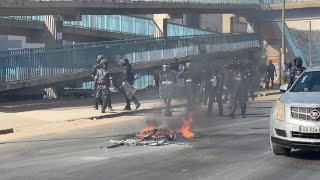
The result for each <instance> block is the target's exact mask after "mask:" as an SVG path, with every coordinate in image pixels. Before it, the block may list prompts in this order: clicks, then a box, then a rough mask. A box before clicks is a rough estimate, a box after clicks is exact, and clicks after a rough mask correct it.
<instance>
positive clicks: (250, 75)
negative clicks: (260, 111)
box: [246, 62, 255, 100]
mask: <svg viewBox="0 0 320 180" xmlns="http://www.w3.org/2000/svg"><path fill="white" fill-rule="evenodd" d="M254 73H255V72H254V68H253V66H252V63H250V62H248V63H247V67H246V76H247V78H246V79H247V85H248V90H249V94H250V96H251V99H252V100H254Z"/></svg>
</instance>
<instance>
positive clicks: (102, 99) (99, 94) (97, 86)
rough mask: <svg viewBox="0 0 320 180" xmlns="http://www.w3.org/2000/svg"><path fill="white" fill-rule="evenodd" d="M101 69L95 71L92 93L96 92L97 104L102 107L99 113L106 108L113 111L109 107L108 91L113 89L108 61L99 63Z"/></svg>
mask: <svg viewBox="0 0 320 180" xmlns="http://www.w3.org/2000/svg"><path fill="white" fill-rule="evenodd" d="M100 63H101V65H102V67H101V68H99V69H98V70H97V74H96V76H95V77H94V91H95V92H96V98H97V100H96V101H97V102H99V103H100V104H101V105H102V108H101V113H105V111H106V108H108V109H109V111H114V110H113V108H112V105H111V92H110V89H112V88H114V86H113V82H112V73H111V71H110V70H109V68H108V60H107V59H105V58H102V59H101V61H100Z"/></svg>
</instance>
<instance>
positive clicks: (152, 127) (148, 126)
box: [141, 124, 157, 132]
mask: <svg viewBox="0 0 320 180" xmlns="http://www.w3.org/2000/svg"><path fill="white" fill-rule="evenodd" d="M156 128H157V127H156V126H155V125H154V124H148V125H147V126H146V127H144V128H143V129H142V131H141V132H145V131H151V130H154V129H156Z"/></svg>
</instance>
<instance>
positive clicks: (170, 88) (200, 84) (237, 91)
mask: <svg viewBox="0 0 320 180" xmlns="http://www.w3.org/2000/svg"><path fill="white" fill-rule="evenodd" d="M225 70H226V71H227V72H228V74H231V78H230V79H229V80H228V81H231V82H229V84H231V87H229V92H230V94H231V95H230V96H231V97H230V103H231V112H230V114H229V115H230V117H231V118H234V117H235V111H236V109H237V104H238V103H239V105H240V108H241V115H242V117H243V118H244V117H245V116H246V103H247V100H248V93H250V95H251V96H252V98H253V99H254V96H253V90H254V84H253V75H254V72H253V67H252V64H250V63H243V62H240V61H239V62H233V63H231V64H229V65H226V66H225ZM176 79H183V80H184V85H185V89H186V96H187V99H188V106H187V107H188V110H189V111H192V110H194V108H195V106H197V105H199V103H201V102H203V103H204V104H205V105H207V115H211V114H212V112H213V105H214V103H215V102H216V103H217V105H218V116H223V98H222V97H223V94H224V91H225V88H224V87H225V77H224V68H223V66H221V65H219V64H210V65H208V64H207V63H202V66H201V65H200V66H199V64H195V63H193V62H188V63H186V65H185V66H184V68H183V69H182V70H181V71H180V72H179V73H178V74H176V73H175V72H173V71H172V70H171V69H170V65H163V66H162V72H161V73H160V83H159V86H160V91H159V92H160V97H161V98H162V99H164V103H165V116H171V115H172V113H171V98H172V96H173V93H174V84H175V83H176ZM225 96H228V95H225Z"/></svg>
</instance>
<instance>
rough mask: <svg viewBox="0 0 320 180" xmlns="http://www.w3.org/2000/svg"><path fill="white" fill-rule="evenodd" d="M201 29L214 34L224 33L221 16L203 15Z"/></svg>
mask: <svg viewBox="0 0 320 180" xmlns="http://www.w3.org/2000/svg"><path fill="white" fill-rule="evenodd" d="M200 28H201V29H206V30H210V31H214V32H220V33H221V32H222V15H221V14H201V18H200Z"/></svg>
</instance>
